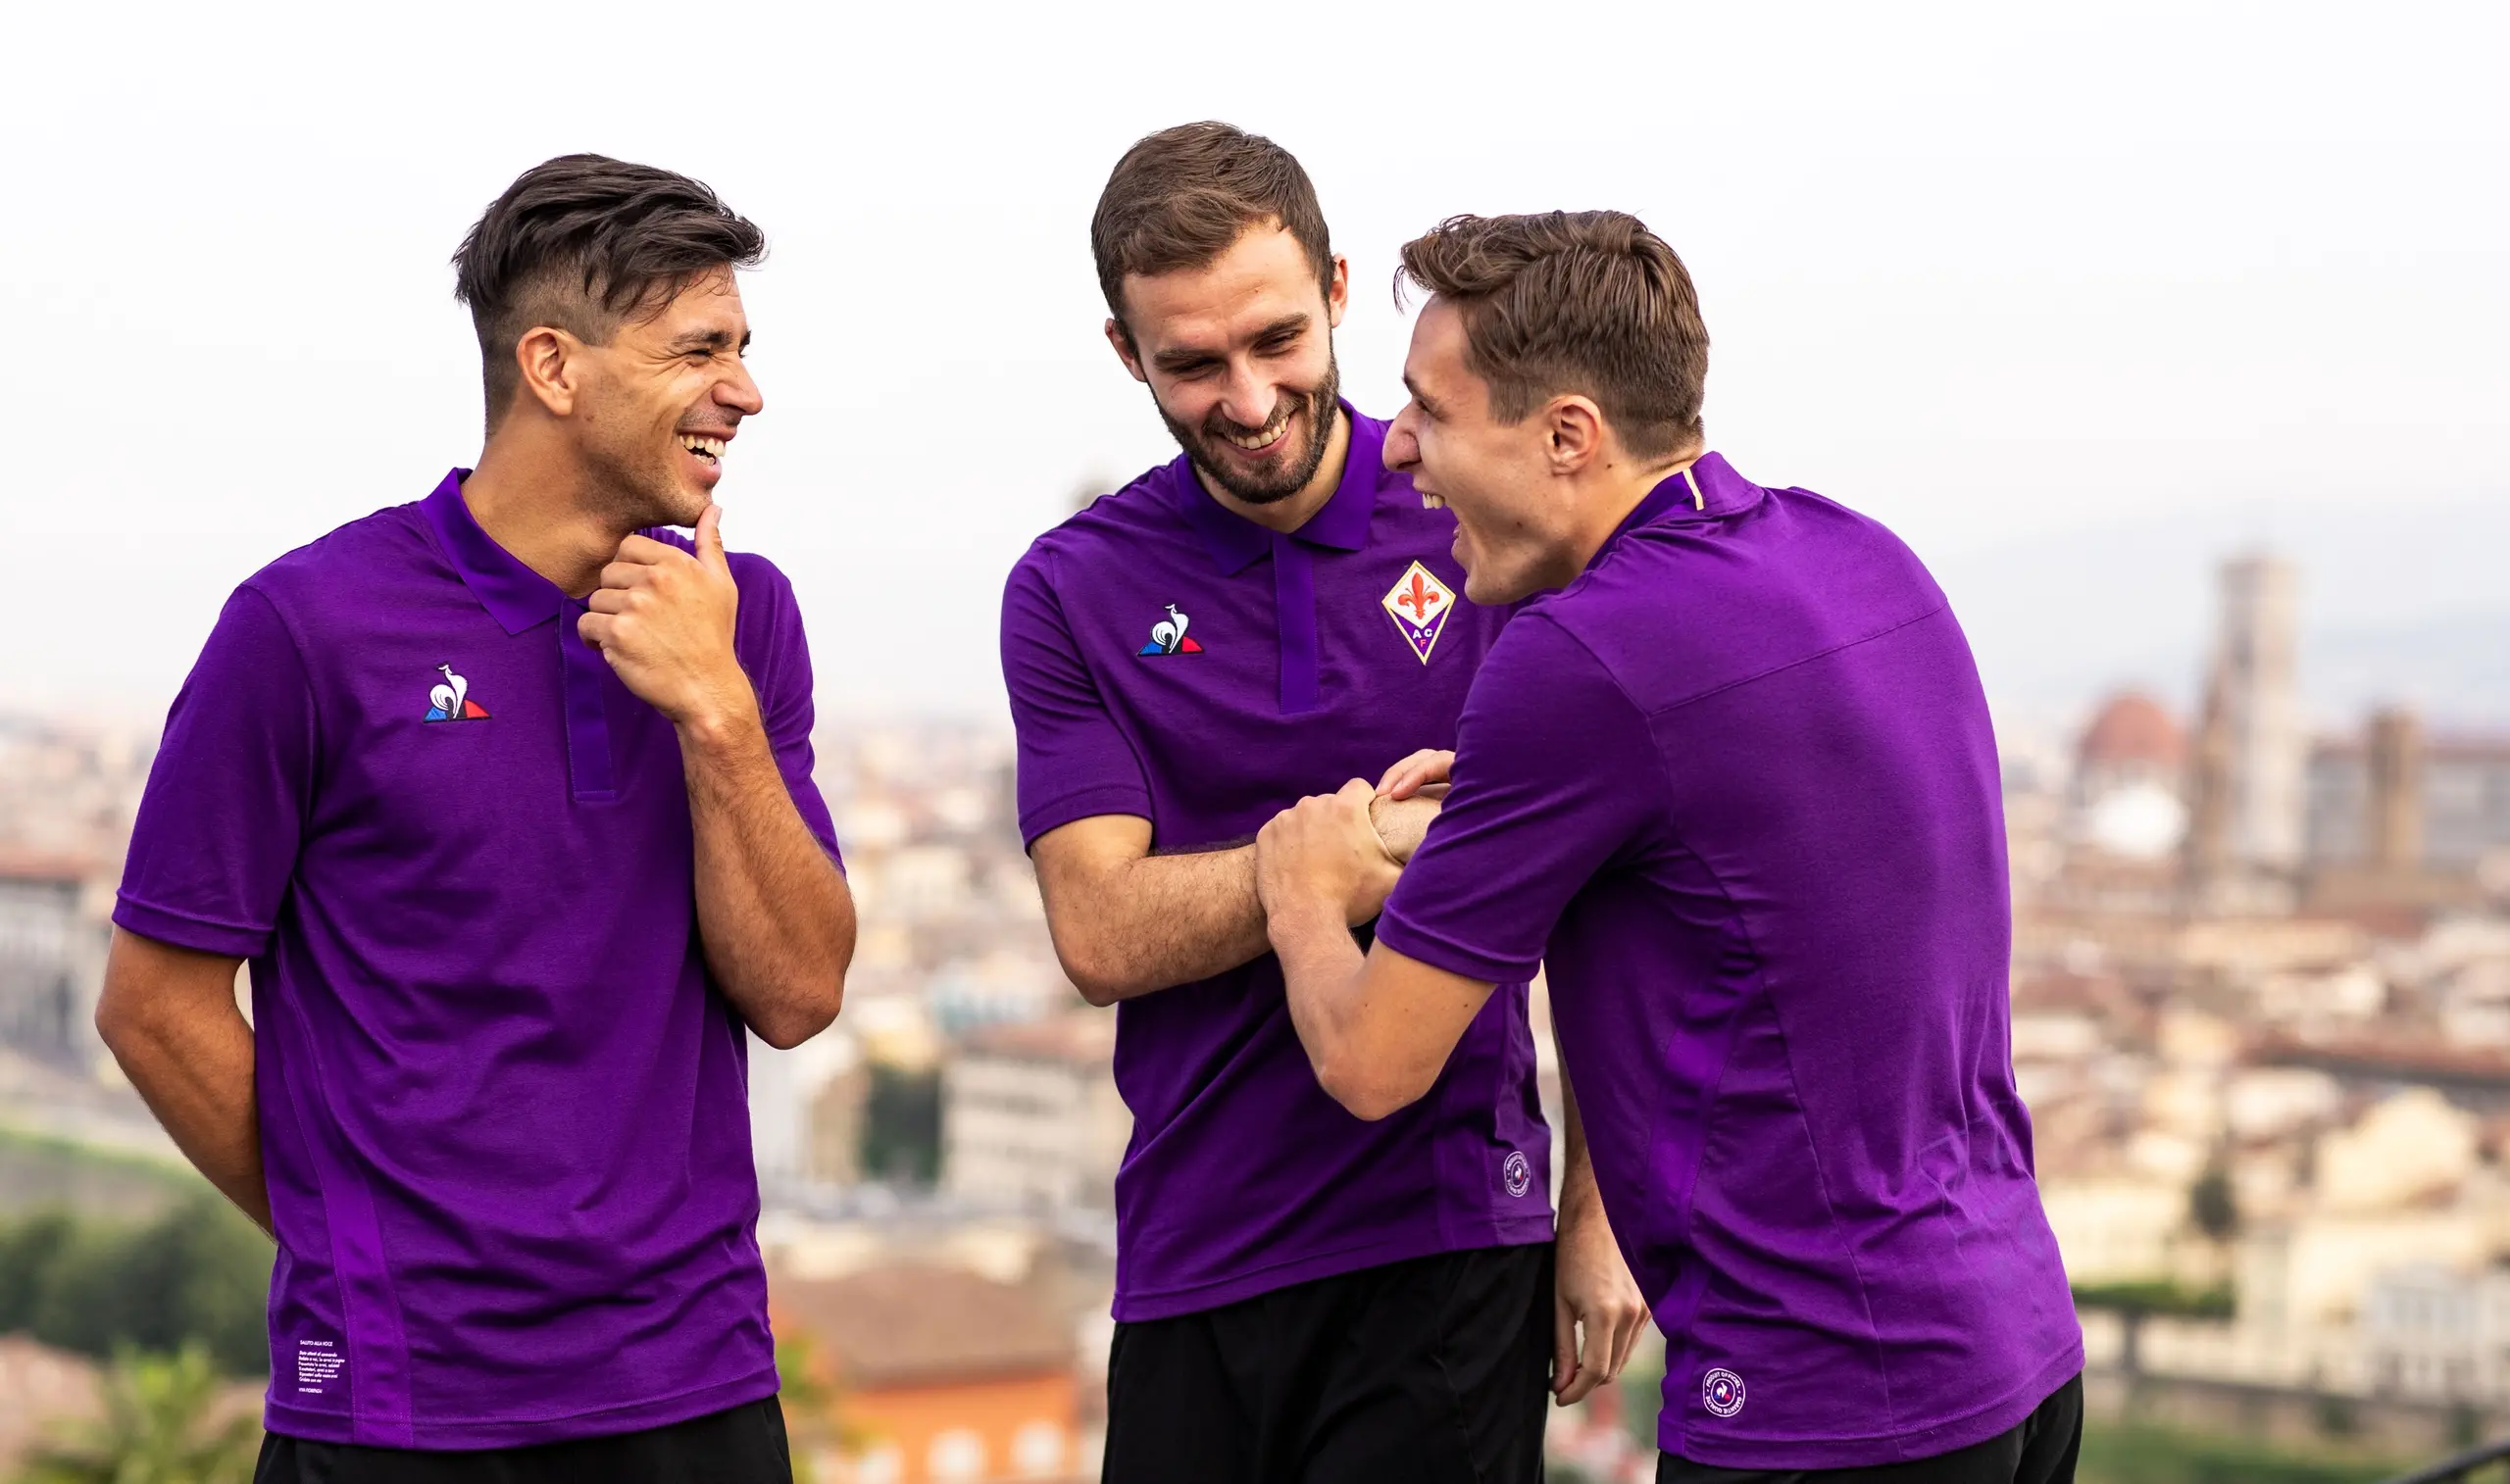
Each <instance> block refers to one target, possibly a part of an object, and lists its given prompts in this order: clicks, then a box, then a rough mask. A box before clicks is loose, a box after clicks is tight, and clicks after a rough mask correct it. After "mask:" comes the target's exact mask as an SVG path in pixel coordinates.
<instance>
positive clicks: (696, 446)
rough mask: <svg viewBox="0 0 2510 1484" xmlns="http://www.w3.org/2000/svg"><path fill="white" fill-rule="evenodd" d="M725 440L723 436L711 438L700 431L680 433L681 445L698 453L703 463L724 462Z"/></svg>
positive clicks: (699, 460)
mask: <svg viewBox="0 0 2510 1484" xmlns="http://www.w3.org/2000/svg"><path fill="white" fill-rule="evenodd" d="M725 441H726V440H724V439H722V438H709V437H706V436H704V435H702V434H699V433H681V434H680V435H679V446H680V447H682V448H684V449H686V450H688V451H689V452H690V453H691V454H694V455H696V456H697V460H698V462H699V463H701V464H721V463H723V462H724V443H725Z"/></svg>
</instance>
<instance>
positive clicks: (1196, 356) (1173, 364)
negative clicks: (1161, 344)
mask: <svg viewBox="0 0 2510 1484" xmlns="http://www.w3.org/2000/svg"><path fill="white" fill-rule="evenodd" d="M1310 318H1311V317H1310V316H1309V315H1308V313H1307V312H1306V311H1305V310H1301V311H1299V312H1298V313H1296V314H1290V315H1283V316H1281V317H1280V319H1278V320H1276V321H1274V322H1272V323H1270V324H1267V325H1265V326H1264V327H1263V328H1262V329H1260V330H1257V331H1256V332H1255V338H1256V339H1258V340H1269V339H1271V338H1273V337H1274V336H1275V335H1280V334H1287V333H1289V332H1290V331H1292V330H1302V329H1305V328H1307V325H1308V321H1309V319H1310ZM1217 359H1219V358H1218V357H1217V356H1215V355H1214V354H1213V353H1212V352H1210V351H1207V350H1196V349H1193V348H1192V347H1190V346H1180V347H1179V348H1178V349H1176V350H1164V351H1161V352H1160V353H1159V354H1158V355H1155V356H1153V357H1151V358H1150V364H1151V365H1153V366H1156V367H1158V368H1159V369H1160V370H1161V371H1182V370H1183V369H1185V368H1186V367H1189V366H1197V365H1200V364H1201V363H1203V362H1205V361H1213V360H1217Z"/></svg>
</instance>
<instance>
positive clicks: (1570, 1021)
mask: <svg viewBox="0 0 2510 1484" xmlns="http://www.w3.org/2000/svg"><path fill="white" fill-rule="evenodd" d="M1403 268H1404V274H1405V276H1407V277H1408V278H1410V279H1411V280H1412V281H1413V282H1416V283H1418V284H1420V285H1422V286H1423V287H1425V288H1427V289H1428V290H1429V291H1430V293H1431V298H1430V300H1429V302H1428V303H1427V304H1426V305H1425V306H1424V307H1423V309H1422V312H1421V317H1420V320H1419V322H1418V323H1417V325H1416V326H1415V328H1414V332H1413V338H1412V349H1411V354H1410V357H1409V359H1408V360H1407V361H1406V363H1405V367H1404V380H1405V384H1406V385H1407V386H1409V387H1410V388H1411V391H1412V400H1411V402H1410V404H1409V405H1407V406H1406V407H1405V408H1404V409H1403V412H1402V414H1401V415H1400V416H1399V417H1397V418H1396V419H1395V420H1394V423H1393V425H1392V427H1390V428H1389V429H1388V430H1387V433H1386V441H1385V457H1386V462H1387V463H1388V465H1389V466H1391V467H1394V468H1399V469H1401V470H1405V471H1406V472H1408V473H1410V474H1411V475H1412V480H1413V484H1414V487H1415V488H1416V489H1417V490H1419V492H1420V493H1421V495H1422V497H1423V498H1424V499H1425V500H1428V501H1431V503H1439V504H1444V505H1446V506H1447V507H1449V508H1450V509H1452V510H1453V511H1454V512H1455V515H1456V520H1457V533H1456V555H1457V558H1458V560H1459V561H1461V562H1462V564H1463V566H1464V569H1465V571H1466V574H1467V575H1466V588H1465V590H1466V592H1467V594H1468V595H1469V596H1470V597H1471V598H1472V599H1473V600H1474V601H1475V602H1477V603H1482V604H1508V603H1516V602H1519V601H1520V600H1523V599H1527V598H1530V597H1532V596H1533V595H1535V594H1548V596H1546V597H1544V598H1543V599H1542V600H1541V601H1540V602H1539V603H1536V604H1534V605H1532V606H1531V607H1530V608H1528V609H1527V610H1525V611H1524V612H1521V613H1520V614H1519V615H1518V617H1517V618H1515V619H1514V620H1513V621H1511V622H1510V623H1509V625H1508V627H1507V629H1506V630H1505V631H1504V632H1503V633H1502V634H1501V635H1500V636H1499V638H1498V640H1497V642H1496V643H1495V644H1494V645H1493V646H1492V648H1491V651H1490V654H1489V657H1488V658H1487V660H1485V661H1484V662H1483V665H1482V667H1481V671H1480V673H1479V674H1477V675H1476V676H1475V678H1474V682H1473V690H1472V694H1471V696H1470V697H1469V698H1468V699H1467V701H1466V703H1465V710H1464V716H1463V718H1462V720H1461V722H1460V724H1459V726H1458V728H1457V742H1456V746H1455V749H1454V751H1453V752H1452V753H1428V754H1424V755H1423V756H1421V757H1419V758H1417V759H1415V760H1413V761H1412V762H1411V763H1410V764H1409V765H1408V766H1406V767H1399V768H1397V769H1396V770H1395V772H1394V773H1393V774H1392V775H1391V776H1389V777H1388V778H1387V779H1386V780H1385V787H1384V788H1383V790H1382V797H1384V798H1393V799H1400V798H1403V797H1405V796H1407V795H1409V794H1410V793H1412V792H1413V791H1414V790H1415V789H1416V788H1418V787H1419V786H1421V785H1422V784H1423V783H1425V782H1429V781H1448V782H1451V789H1450V791H1449V792H1448V794H1447V795H1446V799H1445V805H1444V809H1443V811H1442V812H1441V814H1440V815H1439V816H1438V817H1437V819H1436V820H1435V821H1434V822H1433V823H1432V824H1431V826H1430V829H1429V832H1428V837H1427V839H1426V840H1425V841H1424V843H1423V844H1422V845H1421V847H1420V849H1419V851H1418V852H1417V853H1416V854H1415V855H1414V856H1413V858H1412V859H1411V861H1410V862H1409V864H1407V865H1406V866H1403V867H1402V870H1401V878H1400V881H1399V883H1397V884H1395V885H1394V886H1393V887H1392V889H1391V894H1390V895H1388V894H1387V887H1386V884H1385V880H1384V878H1385V877H1386V875H1387V874H1389V873H1390V871H1391V867H1389V866H1385V865H1384V864H1383V863H1382V862H1381V860H1379V859H1378V858H1377V856H1376V855H1374V854H1373V853H1372V852H1371V851H1370V849H1369V840H1370V838H1371V837H1370V835H1369V834H1368V818H1369V811H1370V809H1371V807H1372V805H1373V804H1374V805H1376V806H1377V807H1380V808H1381V807H1383V806H1382V804H1381V802H1380V800H1379V798H1378V795H1379V794H1380V790H1377V789H1373V788H1372V787H1371V786H1370V785H1369V784H1367V783H1365V782H1361V781H1357V780H1354V781H1353V782H1352V783H1351V784H1349V785H1347V786H1346V787H1345V788H1344V789H1343V790H1342V791H1341V792H1340V793H1339V794H1335V795H1331V796H1327V797H1319V798H1311V799H1308V800H1305V801H1303V802H1302V803H1300V804H1299V805H1298V806H1297V807H1296V808H1295V809H1292V810H1290V811H1287V812H1285V813H1284V814H1282V815H1281V816H1280V817H1279V818H1277V819H1275V820H1274V821H1273V822H1272V823H1270V824H1268V825H1267V826H1266V827H1265V828H1264V830H1263V832H1262V834H1261V836H1260V837H1259V839H1258V841H1257V845H1256V871H1257V880H1258V885H1259V891H1260V895H1261V899H1262V901H1263V905H1264V910H1265V920H1266V926H1267V931H1268V934H1269V937H1270V941H1271V942H1272V944H1273V946H1274V949H1275V950H1276V952H1277V953H1278V954H1279V956H1280V963H1281V965H1282V971H1283V973H1284V976H1285V979H1286V983H1287V996H1288V1000H1289V1006H1290V1013H1291V1015H1292V1016H1293V1018H1294V1019H1295V1020H1296V1022H1297V1025H1298V1029H1299V1034H1300V1037H1301V1040H1302V1042H1303V1044H1304V1045H1305V1046H1306V1048H1307V1051H1308V1055H1309V1056H1310V1058H1311V1059H1312V1060H1313V1061H1314V1063H1315V1064H1316V1067H1317V1071H1318V1075H1319V1079H1320V1080H1321V1081H1322V1082H1323V1083H1324V1085H1325V1086H1326V1088H1327V1089H1328V1090H1329V1091H1330V1092H1331V1093H1332V1094H1333V1096H1334V1097H1335V1098H1336V1099H1337V1100H1338V1101H1340V1102H1341V1103H1342V1104H1343V1105H1344V1106H1345V1107H1347V1108H1349V1109H1350V1110H1351V1111H1352V1112H1353V1113H1357V1114H1359V1115H1360V1116H1362V1117H1367V1118H1378V1117H1387V1116H1400V1115H1401V1111H1402V1110H1404V1109H1405V1108H1407V1107H1409V1106H1410V1105H1411V1104H1412V1103H1413V1102H1414V1101H1415V1100H1416V1099H1418V1098H1419V1097H1421V1096H1422V1094H1423V1092H1424V1091H1425V1090H1426V1089H1427V1088H1429V1087H1431V1085H1432V1084H1433V1081H1434V1079H1435V1078H1436V1077H1437V1076H1438V1075H1439V1073H1440V1069H1441V1068H1442V1067H1443V1066H1444V1065H1445V1064H1447V1061H1448V1058H1449V1057H1450V1055H1451V1052H1452V1049H1453V1048H1454V1046H1455V1045H1456V1044H1457V1036H1458V1032H1459V1030H1460V1029H1461V1027H1463V1026H1464V1025H1466V1024H1468V1023H1469V1022H1470V1021H1471V1019H1472V1017H1474V1016H1475V1015H1477V1014H1480V1013H1481V1007H1482V1006H1483V1004H1484V1003H1485V1001H1486V1000H1487V998H1488V995H1489V993H1490V986H1491V985H1493V984H1503V983H1506V982H1508V981H1510V980H1512V979H1515V978H1517V977H1520V976H1521V975H1522V974H1524V973H1525V972H1527V971H1528V970H1530V969H1531V966H1532V965H1533V964H1534V963H1535V962H1536V961H1537V960H1540V961H1542V962H1544V963H1545V964H1546V965H1548V968H1549V974H1550V984H1551V993H1552V1006H1553V1015H1554V1020H1555V1023H1556V1025H1557V1026H1558V1028H1559V1034H1560V1043H1561V1052H1562V1056H1563V1058H1564V1060H1565V1064H1566V1066H1567V1068H1568V1070H1569V1073H1570V1076H1571V1080H1572V1081H1573V1082H1574V1083H1575V1085H1576V1086H1577V1088H1578V1091H1579V1094H1580V1098H1581V1103H1582V1105H1583V1113H1584V1120H1585V1131H1586V1135H1587V1138H1588V1141H1589V1147H1590V1149H1591V1150H1592V1155H1593V1161H1594V1169H1595V1180H1596V1184H1597V1186H1598V1188H1599V1189H1600V1190H1601V1192H1602V1195H1603V1201H1604V1206H1605V1209H1606V1210H1607V1211H1608V1212H1609V1213H1610V1215H1611V1218H1612V1229H1613V1231H1614V1232H1615V1233H1616V1234H1617V1235H1618V1236H1619V1237H1620V1239H1621V1242H1622V1247H1623V1251H1624V1253H1625V1255H1626V1256H1627V1257H1628V1258H1629V1260H1630V1265H1631V1268H1632V1271H1633V1272H1634V1273H1636V1275H1637V1278H1638V1282H1639V1286H1640V1287H1641V1289H1642V1290H1643V1291H1644V1292H1645V1294H1646V1296H1647V1300H1648V1304H1649V1307H1650V1308H1651V1309H1652V1310H1653V1311H1654V1313H1655V1316H1656V1320H1657V1323H1658V1324H1659V1326H1660V1327H1661V1328H1662V1329H1663V1330H1664V1332H1665V1335H1666V1340H1667V1364H1666V1373H1665V1403H1664V1409H1663V1411H1662V1412H1661V1413H1660V1415H1659V1420H1658V1425H1657V1437H1658V1441H1659V1444H1660V1445H1661V1447H1662V1448H1663V1450H1664V1457H1663V1459H1661V1461H1660V1464H1659V1468H1658V1473H1657V1477H1658V1479H1659V1481H1660V1484H1759V1481H1777V1480H1782V1479H1783V1480H1789V1481H1793V1480H1806V1479H1812V1478H1822V1479H1833V1478H1835V1479H1840V1480H1851V1479H1852V1480H1859V1481H1876V1484H1880V1481H1883V1480H1890V1481H1894V1484H1915V1481H1944V1484H1987V1481H1995V1484H2012V1481H2027V1484H2051V1481H2058V1480H2064V1479H2070V1478H2071V1477H2072V1476H2073V1472H2074V1459H2075V1448H2076V1442H2077V1439H2078V1437H2079V1434H2080V1430H2081V1425H2082V1382H2081V1378H2080V1372H2081V1370H2082V1367H2083V1341H2082V1335H2081V1332H2080V1331H2079V1330H2078V1328H2077V1327H2076V1323H2075V1318H2074V1310H2073V1306H2072V1303H2071V1300H2070V1297H2069V1295H2068V1292H2067V1287H2066V1276H2065V1271H2064V1268H2063V1266H2062V1264H2061V1263H2060V1261H2059V1260H2058V1255H2057V1248H2056V1243H2055V1240H2054V1239H2053V1237H2052V1236H2051V1235H2050V1233H2049V1230H2048V1223H2047V1219H2046V1217H2045V1216H2044V1215H2043V1214H2042V1212H2041V1211H2040V1207H2039V1198H2038V1190H2037V1187H2036V1186H2035V1184H2034V1183H2033V1178H2032V1166H2031V1121H2030V1116H2029V1114H2028V1113H2026V1112H2025V1111H2024V1109H2023V1106H2022V1102H2021V1099H2020V1098H2019V1097H2018V1096H2016V1094H2015V1091H2014V1082H2013V1066H2012V1055H2011V1051H2010V1048H2009V1036H2008V1029H2007V987H2006V974H2007V968H2008V964H2009V960H2010V957H2011V949H2012V924H2011V917H2010V909H2009V906H2008V903H2009V901H2010V897H2009V895H2008V892H2007V886H2006V875H2005V859H2004V831H2003V818H2002V813H2001V805H2000V796H1999V793H1998V785H1997V767H1996V751H1995V738H1994V736H1993V734H1992V733H1991V731H1990V730H1989V727H1988V722H1987V712H1986V704H1985V698H1984V696H1983V694H1982V692H1981V690H1980V685H1979V677H1978V671H1977V668H1976V667H1975V666H1974V665H1973V663H1972V661H1971V658H1970V651H1969V648H1968V645H1967V644H1966V643H1965V641H1964V640H1963V638H1962V634H1961V629H1960V625H1959V624H1957V623H1956V622H1954V620H1953V618H1952V612H1951V610H1950V608H1949V607H1948V606H1947V605H1946V604H1945V602H1944V598H1943V594H1942V592H1941V591H1940V590H1939V589H1937V588H1936V586H1935V584H1934V582H1933V579H1932V578H1930V577H1929V576H1928V574H1927V571H1926V569H1925V568H1924V567H1923V566H1922V565H1920V563H1919V562H1918V560H1917V558H1916V557H1915V556H1914V555H1912V554H1911V553H1910V551H1909V550H1908V548H1907V547H1905V546H1903V545H1902V544H1900V542H1899V541H1898V540H1897V539H1896V538H1894V537H1893V536H1892V535H1891V533H1890V532H1889V531H1887V530H1884V529H1883V527H1882V526H1881V525H1879V524H1877V523H1875V522H1874V521H1873V520H1871V519H1866V518H1865V517H1863V516H1860V515H1857V514H1856V513H1854V512H1853V511H1850V510H1848V509H1846V508H1845V507H1843V506H1840V505H1837V504H1834V503H1832V501H1829V500H1826V499H1824V498H1822V497H1821V496H1819V495H1816V494H1812V493H1810V492H1809V491H1805V490H1800V489H1782V488H1773V487H1764V486H1762V485H1758V484H1755V483H1753V482H1751V481H1750V480H1748V479H1746V478H1744V477H1743V475H1742V474H1741V473H1739V472H1737V471H1736V470H1734V468H1733V467H1732V465H1730V464H1728V463H1727V462H1726V461H1725V460H1724V459H1723V458H1721V457H1720V456H1718V455H1717V454H1715V453H1711V452H1708V451H1707V449H1706V446H1705V441H1704V436H1703V432H1702V428H1701V424H1700V417H1699V414H1700V404H1701V399H1702V394H1703V390H1704V383H1705V379H1706V375H1707V365H1708V336H1707V331H1706V330H1705V328H1704V327H1703V325H1702V323H1701V321H1700V315H1699V307H1698V300H1697V297H1696V295H1695V294H1694V292H1693V290H1692V286H1691V281H1690V275H1689V274H1688V272H1685V271H1684V269H1683V267H1682V261H1681V259H1679V258H1678V257H1676V256H1675V254H1674V251H1673V249H1672V248H1670V247H1668V246H1667V245H1666V244H1665V243H1664V242H1663V241H1662V240H1660V239H1659V238H1657V237H1656V236H1655V234H1653V233H1652V232H1649V231H1648V230H1647V229H1646V227H1645V226H1644V225H1643V224H1642V223H1639V222H1638V220H1637V219H1635V218H1633V217H1631V216H1628V215H1625V214H1623V213H1619V212H1581V213H1575V214H1568V213H1558V212H1554V213H1549V214H1546V215H1542V216H1526V217H1497V218H1475V217H1459V218H1456V219H1453V220H1451V221H1449V222H1446V223H1442V224H1441V225H1440V226H1438V228H1437V229H1436V230H1434V231H1432V232H1431V233H1429V234H1428V235H1427V236H1424V237H1422V238H1420V239H1418V240H1416V241H1414V242H1412V243H1411V244H1410V245H1408V246H1407V247H1406V248H1405V249H1404V252H1403ZM1381 898H1383V900H1384V910H1383V915H1382V916H1381V917H1380V919H1379V923H1378V931H1377V938H1376V943H1375V945H1374V947H1372V948H1371V949H1369V950H1367V951H1366V953H1365V956H1364V955H1363V951H1362V950H1361V949H1360V948H1359V947H1358V946H1357V945H1355V944H1354V943H1353V942H1352V941H1351V938H1350V935H1349V934H1348V933H1347V932H1345V931H1343V930H1342V922H1343V920H1344V917H1345V915H1346V912H1347V910H1348V906H1349V904H1351V903H1352V902H1354V901H1368V902H1375V901H1377V900H1379V899H1381Z"/></svg>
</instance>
